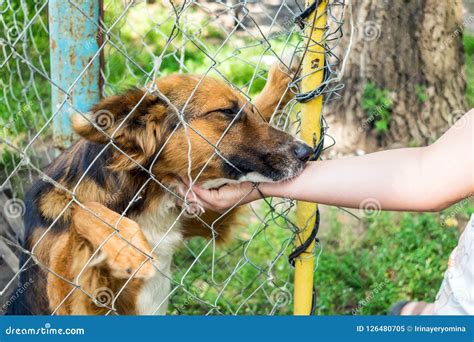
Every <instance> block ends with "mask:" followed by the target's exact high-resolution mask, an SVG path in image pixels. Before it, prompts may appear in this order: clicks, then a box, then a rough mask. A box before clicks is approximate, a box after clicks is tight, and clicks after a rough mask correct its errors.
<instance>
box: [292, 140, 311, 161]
mask: <svg viewBox="0 0 474 342" xmlns="http://www.w3.org/2000/svg"><path fill="white" fill-rule="evenodd" d="M294 152H295V157H296V158H298V159H299V160H301V161H302V162H306V161H308V159H309V157H311V155H312V154H313V149H312V148H311V147H309V146H308V145H306V144H304V143H300V142H298V143H296V147H295V149H294Z"/></svg>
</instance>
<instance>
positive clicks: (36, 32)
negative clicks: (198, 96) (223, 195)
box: [0, 0, 345, 314]
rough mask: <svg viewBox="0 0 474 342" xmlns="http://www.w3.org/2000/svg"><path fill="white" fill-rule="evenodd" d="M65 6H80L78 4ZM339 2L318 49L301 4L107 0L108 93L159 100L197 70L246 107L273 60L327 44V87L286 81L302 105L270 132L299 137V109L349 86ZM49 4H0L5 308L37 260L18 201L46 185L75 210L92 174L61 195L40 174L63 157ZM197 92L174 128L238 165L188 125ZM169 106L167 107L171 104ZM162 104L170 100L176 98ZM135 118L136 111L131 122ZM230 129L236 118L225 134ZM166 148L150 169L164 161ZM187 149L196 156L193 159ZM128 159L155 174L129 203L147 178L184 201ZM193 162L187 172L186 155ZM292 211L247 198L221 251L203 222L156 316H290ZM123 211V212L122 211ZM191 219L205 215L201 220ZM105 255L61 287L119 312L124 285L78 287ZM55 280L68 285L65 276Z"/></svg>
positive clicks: (294, 105) (279, 116)
mask: <svg viewBox="0 0 474 342" xmlns="http://www.w3.org/2000/svg"><path fill="white" fill-rule="evenodd" d="M70 2H71V3H73V4H74V1H72V0H71V1H70ZM344 6H345V1H344V0H333V1H330V2H329V6H328V8H327V13H326V14H327V16H328V26H327V27H326V28H324V30H325V34H324V39H323V41H322V42H314V41H311V40H310V39H309V40H307V39H306V38H307V37H305V36H304V32H305V31H304V29H305V28H306V27H307V26H308V25H311V24H312V23H309V22H307V20H306V19H303V20H298V18H299V16H300V13H302V12H303V10H304V3H302V1H293V0H283V1H270V0H268V1H235V0H234V1H175V2H168V1H120V2H119V1H107V0H106V1H104V19H103V23H102V25H101V28H100V30H101V34H102V38H103V44H102V46H100V50H101V51H102V52H103V54H104V59H105V64H104V67H103V69H102V71H101V73H102V75H101V76H102V78H103V80H104V87H103V93H104V97H105V96H109V95H112V94H116V93H119V92H120V91H122V90H123V89H124V88H125V87H126V86H129V85H133V86H137V87H140V88H144V89H146V92H145V95H144V96H146V95H147V94H154V95H156V96H159V97H163V96H164V95H162V94H161V93H160V91H159V89H158V88H157V87H156V86H155V85H156V82H155V81H156V80H157V79H159V78H161V77H162V76H165V75H168V74H171V73H192V74H196V73H197V74H201V75H211V76H213V77H216V78H219V79H221V80H224V81H225V82H226V83H228V84H229V85H231V86H232V88H234V89H236V90H237V91H238V92H240V93H241V94H242V95H243V96H245V98H247V99H248V100H249V101H251V100H252V98H253V97H254V96H255V95H256V94H257V93H258V91H259V90H260V89H261V88H262V85H263V83H264V82H265V80H266V75H267V72H268V69H269V66H270V64H271V63H272V62H274V61H280V62H282V63H288V61H291V60H294V56H296V55H299V56H300V57H303V58H304V55H305V51H307V50H308V49H311V48H312V47H313V46H314V45H315V44H318V45H321V44H322V45H323V46H324V49H325V51H326V63H325V65H324V67H323V69H324V74H325V77H324V82H323V84H322V85H321V86H319V87H317V88H316V89H314V90H313V91H312V92H309V93H305V94H302V93H299V92H298V85H299V83H300V82H301V80H302V79H303V78H304V77H307V76H308V75H307V74H306V75H305V74H304V73H300V74H299V76H298V77H296V78H294V79H293V82H292V83H291V84H290V85H289V89H290V91H292V92H294V94H295V98H294V99H293V100H291V101H290V102H289V103H288V104H287V105H286V106H285V108H283V109H282V110H279V111H278V112H275V113H274V114H273V116H272V120H271V122H272V123H273V125H275V126H277V127H278V128H280V129H282V130H285V131H287V132H290V133H291V134H293V135H296V136H297V135H298V132H299V129H300V119H299V111H298V108H299V103H300V102H306V101H309V100H310V99H311V98H314V97H315V96H318V95H321V94H322V95H323V96H324V99H325V101H329V100H332V99H334V98H337V97H338V96H339V91H340V90H341V89H342V85H341V84H340V82H339V81H340V76H341V69H343V64H344V61H343V59H344V58H343V57H344V56H343V57H341V56H338V55H337V54H336V53H335V52H334V49H335V48H337V46H338V44H339V41H340V39H341V38H342V23H343V14H344ZM47 8H48V1H41V0H38V1H33V2H32V1H24V0H21V1H1V2H0V13H1V14H2V16H1V17H0V27H1V29H0V31H1V32H2V33H0V48H1V51H2V52H1V60H0V73H1V75H2V77H1V78H0V99H1V100H0V119H1V124H2V127H1V132H0V141H1V142H2V145H1V147H0V154H1V160H0V163H1V168H2V170H1V172H2V174H1V176H0V185H1V188H0V191H1V193H0V195H1V196H2V197H0V201H1V202H0V204H2V209H3V217H2V215H0V219H1V220H3V221H0V228H1V229H0V233H1V234H2V238H3V239H2V240H0V250H2V251H3V259H4V260H3V261H4V262H3V266H1V267H2V268H3V269H4V270H5V272H3V271H2V274H3V276H2V277H1V278H0V294H1V295H2V297H3V299H2V304H4V307H3V308H4V309H5V306H7V305H9V302H10V301H11V298H12V296H15V288H14V287H15V284H16V283H17V282H18V276H19V274H20V273H21V272H22V271H24V268H19V267H18V264H17V262H18V255H19V254H20V253H21V252H24V253H26V254H27V255H28V257H29V258H31V259H32V260H33V261H36V262H37V263H40V264H41V261H40V260H39V259H38V258H37V257H36V255H35V252H36V250H35V247H36V246H35V247H33V248H32V249H31V250H24V249H23V248H22V247H20V245H19V244H18V242H17V241H19V240H21V238H22V230H21V218H22V216H23V215H26V214H28V213H25V204H24V202H23V200H22V198H23V196H24V194H25V191H26V190H27V189H28V187H29V186H30V184H31V183H32V182H33V180H34V179H36V178H41V179H43V181H45V182H48V183H51V184H53V185H54V186H55V187H57V188H61V189H62V190H63V191H65V192H66V193H68V194H70V196H71V201H70V202H69V203H68V205H67V206H66V207H65V208H64V210H63V212H64V211H66V210H67V209H68V207H69V206H72V205H77V206H83V203H81V201H79V200H78V198H77V196H76V189H77V187H78V186H79V185H80V183H81V182H82V181H83V177H85V176H86V174H84V175H82V177H80V180H79V181H78V183H77V184H76V186H75V187H74V188H73V189H66V188H65V187H64V186H62V185H61V184H59V183H58V182H56V181H55V180H53V179H52V178H51V177H49V176H48V175H46V174H45V173H44V172H43V171H42V170H43V168H44V167H45V166H46V165H47V164H49V163H50V162H51V161H52V160H53V159H54V157H56V156H57V150H56V149H54V148H53V146H52V143H51V140H52V134H53V127H52V126H53V125H52V122H53V118H54V116H55V115H59V114H58V113H59V111H60V108H58V107H56V108H53V106H52V104H51V100H50V99H51V87H55V86H56V85H55V84H52V81H51V78H50V76H49V75H50V64H49V43H48V34H49V33H48V18H47ZM318 15H322V13H318ZM305 42H308V43H305ZM83 43H84V44H87V42H83ZM96 58H99V56H96ZM318 71H320V70H313V72H318ZM198 86H199V85H198ZM196 88H197V87H196ZM69 90H71V89H69ZM195 90H196V89H195ZM63 91H66V90H63ZM193 94H194V92H193ZM193 94H192V95H191V96H190V98H189V99H188V102H187V103H186V105H185V106H184V107H183V108H176V107H175V108H174V111H175V112H176V115H177V116H178V117H179V119H180V120H179V125H180V126H182V127H183V128H184V130H185V132H187V133H189V131H190V130H192V131H193V132H195V133H196V134H199V135H200V136H201V137H202V138H204V139H206V141H207V142H208V143H209V144H211V145H212V147H213V149H214V151H215V154H216V155H217V157H218V158H223V159H224V161H225V162H226V163H230V164H232V163H231V162H230V161H229V160H227V159H226V158H225V156H224V154H223V153H221V151H220V150H219V144H218V143H217V144H212V143H211V141H210V140H208V139H207V138H206V137H205V136H204V135H203V134H202V133H201V132H199V130H197V129H196V128H195V127H193V126H192V122H191V123H189V122H187V121H186V120H185V118H184V113H185V111H186V107H187V105H188V103H189V101H190V100H191V98H192V96H193ZM142 100H143V98H142V99H141V100H140V101H142ZM163 100H164V101H167V99H166V98H163ZM66 102H67V103H68V105H69V106H71V107H72V108H73V109H74V111H75V112H76V113H79V114H80V115H83V116H84V117H86V114H87V113H83V112H81V111H79V110H78V109H77V108H74V105H73V104H72V103H71V101H70V99H69V98H67V99H66ZM167 103H168V104H170V105H171V102H170V101H168V102H167ZM240 110H243V108H241V109H240ZM132 112H133V110H132ZM131 115H132V113H129V114H128V115H127V118H128V117H129V116H131ZM125 121H126V119H125V120H124V122H125ZM233 124H234V121H232V122H231V123H230V124H229V127H228V128H227V129H226V131H225V132H224V134H223V135H225V134H226V132H227V131H228V129H229V128H230V127H231V126H232V125H233ZM326 130H327V125H326V124H325V122H323V133H324V135H326ZM173 133H174V131H173ZM187 136H189V134H187ZM165 144H166V143H165ZM326 145H328V144H327V139H326ZM106 148H112V149H115V150H120V151H121V153H123V154H126V152H124V151H123V150H121V149H120V147H119V146H118V145H117V144H116V143H115V142H114V140H113V135H112V137H111V138H110V140H109V142H108V143H107V144H106V145H105V147H104V150H105V149H106ZM159 153H160V151H159V152H158V153H157V155H156V157H155V159H154V162H153V163H152V164H154V163H155V162H158V161H157V159H158V155H159ZM192 153H193V151H191V150H190V149H189V154H190V155H189V157H190V156H191V154H192ZM127 157H128V158H129V159H130V161H131V162H132V163H134V164H136V165H137V167H140V168H142V169H143V171H145V172H147V173H148V174H149V178H148V180H147V181H146V182H145V183H144V184H143V185H142V187H141V188H140V190H139V191H138V192H137V193H136V194H134V196H133V199H134V200H136V199H138V198H139V197H140V196H141V191H142V189H144V188H145V187H146V186H147V185H148V184H149V183H151V182H154V183H156V184H159V185H160V186H161V187H162V188H163V190H164V191H166V192H170V193H171V194H172V195H173V196H176V197H177V198H180V199H182V197H181V195H180V194H178V193H175V192H174V190H173V189H172V188H169V187H167V186H166V185H165V184H162V183H161V182H160V180H158V179H156V177H155V176H154V175H153V174H152V172H151V167H150V169H145V168H144V167H143V166H142V165H140V163H138V162H137V161H136V160H133V158H132V157H131V156H127ZM214 157H215V156H214ZM188 161H189V162H188V165H190V164H191V163H190V161H191V158H189V160H188ZM94 162H95V160H94ZM208 162H209V161H208ZM92 164H93V163H92ZM92 164H91V166H90V167H92ZM206 165H207V164H206ZM231 167H236V166H234V165H231ZM203 170H204V168H203V169H202V170H201V172H202V171H203ZM86 173H87V171H86ZM200 174H201V173H199V174H198V176H197V177H194V178H191V173H190V172H189V173H188V176H189V181H190V183H191V184H192V183H194V182H199V175H200ZM188 191H190V190H188ZM132 202H133V200H132ZM132 202H131V203H129V205H128V207H129V206H131V205H132V204H133V203H132ZM236 205H238V203H236ZM128 207H127V208H128ZM186 209H189V207H188V208H187V207H186V205H185V206H184V208H183V209H182V210H181V211H180V213H179V215H178V216H177V218H176V219H175V220H174V222H173V223H172V224H170V225H169V227H168V229H167V233H166V234H168V233H170V232H172V230H173V228H174V227H175V225H176V224H177V223H178V221H179V220H180V219H182V218H183V217H184V216H186V215H190V214H189V213H187V210H186ZM293 209H294V202H293V201H290V200H285V199H269V200H265V201H258V202H254V203H252V204H251V205H250V212H249V214H248V216H246V217H245V220H244V221H245V222H244V224H243V226H242V227H237V228H236V233H235V234H234V235H235V236H234V238H233V240H232V241H231V242H230V243H229V244H226V245H223V246H222V245H221V246H217V245H216V239H215V229H214V223H213V224H211V225H209V224H208V223H205V222H204V221H202V220H201V221H202V222H203V223H204V224H205V225H206V226H207V227H208V229H210V230H211V232H212V235H213V237H214V238H212V239H208V240H206V239H202V238H194V239H192V240H189V241H184V242H183V243H182V246H181V247H180V248H179V249H178V250H177V252H176V253H175V255H174V257H173V265H172V267H171V274H163V276H165V277H168V278H169V281H170V283H171V289H170V291H169V293H168V294H167V295H166V298H164V299H163V301H162V302H161V303H158V302H157V303H154V305H155V309H154V310H153V312H154V313H158V312H161V311H160V309H162V308H163V306H165V305H166V304H165V302H166V301H169V307H168V310H167V313H168V314H290V313H291V305H289V304H290V303H291V297H292V291H293V288H292V271H291V267H290V266H289V264H288V255H289V254H290V253H291V251H292V250H293V248H294V239H295V236H296V234H297V233H298V231H299V229H300V228H301V227H297V226H296V225H295V223H294V213H293ZM63 212H61V214H63ZM125 213H126V211H124V212H123V213H120V214H121V215H122V216H124V215H125ZM195 218H196V219H199V216H196V217H195ZM219 219H220V218H218V219H217V220H216V221H215V222H218V221H219ZM57 220H59V217H57V218H56V220H54V221H53V223H52V224H51V226H50V227H47V229H46V231H45V233H44V234H43V236H42V237H41V238H40V240H39V241H38V242H37V243H36V245H38V244H39V243H40V241H41V239H42V238H44V236H46V235H47V234H48V233H49V232H50V230H51V229H52V226H53V225H54V224H55V223H56V221H57ZM111 228H112V229H113V232H112V233H111V235H110V236H109V237H108V238H107V239H106V240H104V241H103V242H102V244H101V246H103V245H104V244H105V243H106V242H107V241H108V239H110V238H112V237H113V236H116V235H117V236H119V237H121V238H123V236H121V234H120V232H119V231H118V230H117V227H116V226H115V227H111ZM166 234H165V237H166ZM99 249H100V246H99V248H97V250H96V251H95V252H94V254H93V255H92V256H91V258H90V259H89V261H88V263H87V264H86V265H85V266H84V268H83V269H82V270H81V272H80V273H79V274H77V275H76V278H75V280H74V281H71V280H68V279H63V280H64V281H65V282H68V283H69V284H70V285H71V286H72V290H71V292H70V293H69V294H68V297H69V296H71V295H72V294H73V293H74V292H75V291H82V292H83V293H84V294H85V295H87V296H88V297H90V299H91V300H92V301H94V302H96V303H97V305H100V306H102V307H106V308H107V309H108V314H115V313H116V307H115V303H116V298H117V297H119V296H120V295H121V293H122V291H123V289H120V290H119V291H118V292H115V293H114V292H112V291H111V290H110V289H108V288H98V289H96V291H94V293H89V292H87V291H85V290H84V289H83V288H82V287H81V286H80V285H79V280H80V277H81V274H82V271H83V270H84V269H85V268H86V267H87V266H88V265H89V264H90V263H92V262H94V259H95V258H96V257H97V256H98V255H99V254H100V251H99ZM159 249H160V242H158V243H157V244H156V245H154V246H152V251H141V252H142V253H144V254H147V253H150V252H151V253H154V252H156V251H157V250H159ZM321 251H322V246H320V245H318V246H317V248H316V250H315V253H316V254H317V255H319V254H320V252H321ZM147 255H148V254H147ZM41 266H42V267H43V268H44V269H45V270H47V271H48V272H54V271H53V270H51V269H50V268H49V267H48V265H45V264H41ZM136 272H138V270H137V271H136ZM136 272H135V273H134V274H136ZM134 274H132V275H131V276H130V280H131V279H133V276H134ZM57 276H58V277H60V278H62V277H61V275H59V274H57ZM127 284H128V282H126V283H125V285H124V288H125V287H126V286H127ZM31 286H35V284H32V285H31ZM68 297H66V298H64V299H63V301H62V303H64V302H65V301H66V300H67V298H68ZM62 303H61V304H60V305H62ZM56 309H59V308H56ZM55 312H56V311H55V310H53V313H55Z"/></svg>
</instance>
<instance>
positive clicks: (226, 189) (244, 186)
mask: <svg viewBox="0 0 474 342" xmlns="http://www.w3.org/2000/svg"><path fill="white" fill-rule="evenodd" d="M192 192H193V193H194V195H195V196H193V194H192ZM192 192H191V191H189V192H188V194H187V197H186V200H187V201H189V202H196V201H197V202H198V204H200V205H201V206H203V207H204V208H205V209H209V210H212V211H215V212H218V213H224V212H226V211H227V210H228V209H230V208H233V207H235V206H240V205H243V204H246V203H249V202H252V201H255V200H257V199H260V198H262V194H261V193H260V192H259V191H258V190H257V188H256V186H255V185H254V184H253V183H251V182H243V183H238V184H227V185H224V186H222V187H220V188H218V189H209V190H207V189H203V188H201V187H199V186H198V185H194V186H193V187H192ZM182 195H183V196H184V195H185V194H182Z"/></svg>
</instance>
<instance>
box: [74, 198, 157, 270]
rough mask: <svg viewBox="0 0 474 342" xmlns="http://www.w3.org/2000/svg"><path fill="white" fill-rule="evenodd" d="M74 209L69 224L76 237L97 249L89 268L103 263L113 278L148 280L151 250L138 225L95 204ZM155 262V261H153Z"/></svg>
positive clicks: (151, 267) (91, 203)
mask: <svg viewBox="0 0 474 342" xmlns="http://www.w3.org/2000/svg"><path fill="white" fill-rule="evenodd" d="M84 207H85V208H81V207H79V208H76V209H75V212H74V214H73V225H74V227H75V229H76V231H77V232H78V233H79V235H80V236H81V237H82V238H84V239H86V240H87V241H89V242H90V243H91V245H92V248H93V250H97V249H98V250H99V253H98V255H97V257H96V258H94V259H93V260H92V262H91V263H89V265H88V266H89V267H93V266H98V265H101V264H106V265H107V266H108V268H109V269H110V272H111V273H112V275H113V276H114V277H117V278H129V277H131V276H133V277H134V278H141V279H148V278H150V277H152V276H153V275H154V274H155V268H154V266H153V265H152V260H151V258H150V257H149V256H148V255H147V253H151V247H150V245H149V243H148V241H147V240H146V237H145V235H144V234H143V232H142V230H141V229H140V226H139V225H138V224H137V223H136V222H135V221H133V220H130V219H129V218H127V217H123V216H122V215H120V214H119V213H117V212H115V211H112V210H110V209H108V208H107V207H105V206H104V205H102V204H100V203H96V202H89V203H86V204H84ZM155 262H156V261H155Z"/></svg>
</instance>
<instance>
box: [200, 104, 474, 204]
mask: <svg viewBox="0 0 474 342" xmlns="http://www.w3.org/2000/svg"><path fill="white" fill-rule="evenodd" d="M473 116H474V110H471V111H470V112H468V113H467V114H465V115H464V116H463V117H462V118H461V119H460V120H459V121H458V122H457V123H456V124H455V125H454V126H453V127H451V128H450V129H449V130H448V131H447V132H446V133H445V134H444V135H443V136H442V137H441V138H440V139H438V141H436V142H435V143H434V144H432V145H430V146H427V147H418V148H402V149H394V150H387V151H382V152H376V153H371V154H367V155H364V156H358V157H350V158H343V159H338V160H328V161H316V162H310V163H308V165H307V166H306V168H305V169H304V171H303V172H302V174H301V175H299V176H298V177H296V178H295V179H293V180H291V181H287V182H282V183H260V184H259V185H258V188H259V190H260V192H259V191H257V190H255V189H254V187H253V185H252V184H251V183H241V184H237V185H226V186H224V187H222V188H219V189H214V190H204V189H202V188H199V187H194V189H193V190H194V192H195V194H196V195H197V197H198V199H199V200H200V201H201V202H202V204H203V205H204V206H205V207H207V208H211V209H214V210H217V211H224V210H225V209H227V208H229V207H231V206H232V205H235V203H237V202H239V201H240V202H239V204H243V203H247V202H250V201H252V200H255V199H258V198H261V195H262V194H263V195H264V196H268V197H289V198H292V199H297V200H303V201H309V202H317V203H322V204H327V205H337V206H342V207H349V208H358V207H360V206H361V204H362V203H363V202H364V201H366V200H373V201H376V202H378V204H379V205H380V207H381V209H383V210H400V211H438V210H441V209H443V208H446V207H448V206H449V205H451V204H453V203H455V202H457V201H459V200H461V199H463V198H465V197H467V196H469V195H471V194H473V193H474V167H473V165H474V122H473V120H474V119H473Z"/></svg>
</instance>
